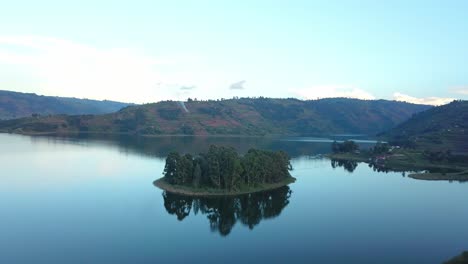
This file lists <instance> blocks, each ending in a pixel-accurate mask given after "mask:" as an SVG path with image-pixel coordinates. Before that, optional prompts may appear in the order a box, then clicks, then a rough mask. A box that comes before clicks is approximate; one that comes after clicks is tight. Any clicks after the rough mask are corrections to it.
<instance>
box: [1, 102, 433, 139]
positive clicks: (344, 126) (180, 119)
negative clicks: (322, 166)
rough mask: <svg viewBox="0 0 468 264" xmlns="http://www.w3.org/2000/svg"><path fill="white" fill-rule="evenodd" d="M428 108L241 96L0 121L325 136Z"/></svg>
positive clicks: (24, 129)
mask: <svg viewBox="0 0 468 264" xmlns="http://www.w3.org/2000/svg"><path fill="white" fill-rule="evenodd" d="M429 108H431V107H430V106H426V105H415V104H410V103H404V102H396V101H386V100H357V99H346V98H334V99H320V100H311V101H302V100H297V99H269V98H256V99H252V98H241V99H230V100H217V101H214V100H211V101H196V100H188V101H187V102H185V104H184V103H182V102H175V101H164V102H158V103H153V104H146V105H138V106H129V107H126V108H124V109H122V110H120V111H118V112H116V113H111V114H105V115H79V116H69V115H58V116H50V117H49V116H46V117H29V118H23V119H18V120H11V121H7V122H0V131H3V132H13V133H51V132H52V133H69V132H95V133H127V134H140V135H161V134H183V135H256V136H258V135H298V136H309V135H330V134H342V133H353V134H368V135H375V134H376V133H378V132H382V131H385V130H388V129H390V128H393V127H395V126H396V125H398V124H400V123H401V122H403V121H406V120H407V119H409V118H410V117H411V116H412V115H413V114H415V113H418V112H421V111H424V110H427V109H429Z"/></svg>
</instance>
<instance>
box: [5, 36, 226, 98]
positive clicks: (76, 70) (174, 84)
mask: <svg viewBox="0 0 468 264" xmlns="http://www.w3.org/2000/svg"><path fill="white" fill-rule="evenodd" d="M229 79H232V76H229V74H225V73H223V72H221V71H220V69H218V68H211V67H210V66H209V65H207V64H205V60H204V59H203V58H201V57H199V56H196V55H193V54H174V56H171V54H165V55H164V57H161V58H159V57H158V58H156V57H153V56H148V55H147V54H143V53H141V52H139V51H138V50H132V49H126V48H113V47H111V48H102V47H99V48H98V47H94V46H91V45H87V44H82V43H77V42H74V41H69V40H64V39H59V38H53V37H43V36H24V35H23V36H21V35H20V36H2V35H0V80H2V82H1V84H2V86H1V87H0V89H6V90H16V91H27V92H35V93H38V94H45V95H56V96H72V97H79V98H83V97H86V98H93V99H111V100H117V101H125V102H136V103H146V102H155V101H159V100H167V99H175V98H179V97H181V96H182V95H180V94H181V93H188V92H190V91H191V90H193V89H194V88H197V90H198V89H200V91H199V97H200V98H209V97H213V96H216V95H217V96H219V94H220V93H221V92H220V91H219V90H220V89H219V87H225V86H226V80H229ZM198 87H201V88H198Z"/></svg>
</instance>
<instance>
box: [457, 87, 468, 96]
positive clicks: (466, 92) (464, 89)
mask: <svg viewBox="0 0 468 264" xmlns="http://www.w3.org/2000/svg"><path fill="white" fill-rule="evenodd" d="M454 92H455V93H457V94H462V95H468V87H458V88H455V89H454Z"/></svg>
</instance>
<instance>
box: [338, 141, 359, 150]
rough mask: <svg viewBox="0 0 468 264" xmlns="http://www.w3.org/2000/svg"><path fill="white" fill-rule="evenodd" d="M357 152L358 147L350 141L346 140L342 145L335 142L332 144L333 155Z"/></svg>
mask: <svg viewBox="0 0 468 264" xmlns="http://www.w3.org/2000/svg"><path fill="white" fill-rule="evenodd" d="M358 150H359V145H358V144H356V142H354V141H352V140H346V141H345V142H343V143H338V142H336V141H334V142H333V144H332V151H333V153H352V152H356V151H358Z"/></svg>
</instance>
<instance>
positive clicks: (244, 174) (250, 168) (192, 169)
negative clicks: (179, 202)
mask: <svg viewBox="0 0 468 264" xmlns="http://www.w3.org/2000/svg"><path fill="white" fill-rule="evenodd" d="M290 170H292V166H291V162H290V158H289V156H288V155H287V154H286V153H285V152H283V151H276V152H273V151H266V150H258V149H250V150H249V151H248V152H247V153H246V154H245V155H243V156H240V155H239V154H238V153H237V152H236V151H235V149H234V148H232V147H224V146H214V145H212V146H210V148H209V150H208V152H206V153H201V154H199V155H198V156H192V155H190V154H185V155H180V154H179V153H177V152H171V153H169V155H168V156H167V158H166V165H165V168H164V172H163V175H164V176H163V177H162V178H160V179H158V180H156V181H154V185H156V186H157V187H159V188H161V189H163V190H165V191H167V192H170V193H176V194H182V195H190V196H223V195H241V194H248V193H255V192H261V191H266V190H273V189H277V188H279V187H282V186H285V185H288V184H290V183H293V182H294V181H295V180H296V179H295V178H294V177H292V176H291V174H290V173H289V171H290Z"/></svg>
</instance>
